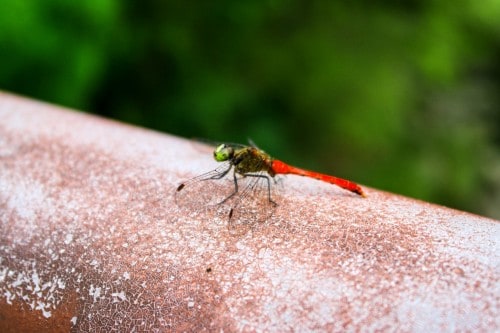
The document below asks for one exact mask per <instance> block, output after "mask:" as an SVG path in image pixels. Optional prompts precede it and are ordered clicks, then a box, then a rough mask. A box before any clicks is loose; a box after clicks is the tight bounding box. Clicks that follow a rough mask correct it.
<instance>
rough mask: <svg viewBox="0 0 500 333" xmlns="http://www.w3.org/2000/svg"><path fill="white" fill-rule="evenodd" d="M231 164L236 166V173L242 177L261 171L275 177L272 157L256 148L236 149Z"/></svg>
mask: <svg viewBox="0 0 500 333" xmlns="http://www.w3.org/2000/svg"><path fill="white" fill-rule="evenodd" d="M231 163H232V164H233V165H234V168H235V171H236V172H237V173H239V174H242V175H245V174H247V173H252V172H260V171H265V172H267V173H268V174H269V175H270V176H272V177H274V175H275V172H274V171H273V169H272V158H271V156H269V155H268V154H266V153H265V152H264V151H262V150H260V149H258V148H255V147H244V148H237V149H235V151H234V156H233V158H232V159H231Z"/></svg>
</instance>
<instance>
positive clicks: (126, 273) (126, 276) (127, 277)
mask: <svg viewBox="0 0 500 333" xmlns="http://www.w3.org/2000/svg"><path fill="white" fill-rule="evenodd" d="M123 278H124V279H125V280H130V273H129V272H125V273H123Z"/></svg>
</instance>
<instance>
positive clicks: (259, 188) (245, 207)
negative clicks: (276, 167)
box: [229, 172, 277, 228]
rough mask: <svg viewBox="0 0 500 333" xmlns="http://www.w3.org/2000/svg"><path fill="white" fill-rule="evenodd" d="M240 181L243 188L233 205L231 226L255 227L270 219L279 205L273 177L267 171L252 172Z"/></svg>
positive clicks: (230, 218) (230, 217)
mask: <svg viewBox="0 0 500 333" xmlns="http://www.w3.org/2000/svg"><path fill="white" fill-rule="evenodd" d="M238 183H239V187H240V188H241V190H240V193H239V195H238V196H236V197H235V199H234V202H233V203H232V205H231V211H230V214H229V215H230V216H229V223H230V226H231V227H232V228H241V227H253V226H255V225H256V224H257V223H262V222H264V221H266V220H267V219H269V218H270V217H271V216H272V214H273V213H274V210H275V208H276V206H277V204H276V202H275V201H274V200H273V198H274V197H275V195H274V187H273V180H272V179H271V177H270V176H269V175H268V174H267V173H265V172H259V173H251V174H247V175H245V176H244V177H243V178H241V179H240V180H239V181H238Z"/></svg>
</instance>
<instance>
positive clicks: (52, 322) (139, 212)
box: [0, 93, 500, 332]
mask: <svg viewBox="0 0 500 333" xmlns="http://www.w3.org/2000/svg"><path fill="white" fill-rule="evenodd" d="M0 119H1V122H0V331H2V332H9V331H41V330H51V331H62V332H63V331H68V330H70V329H73V330H76V331H102V332H109V331H111V330H116V331H134V330H135V331H155V330H158V331H170V330H172V331H220V330H224V331H226V332H227V331H271V332H272V331H275V332H283V331H301V332H304V331H329V332H331V331H344V330H350V331H375V330H380V331H416V332H418V331H495V330H497V331H498V330H500V319H499V318H500V310H499V307H500V283H499V277H500V246H499V239H500V224H499V223H498V221H494V220H490V219H486V218H482V217H479V216H475V215H471V214H468V213H464V212H460V211H456V210H451V209H447V208H444V207H440V206H436V205H432V204H428V203H425V202H420V201H415V200H412V199H409V198H405V197H401V196H397V195H393V194H390V193H384V192H380V191H376V190H373V189H369V188H367V189H366V190H367V194H368V197H367V198H366V199H362V198H359V197H357V196H355V195H352V194H350V193H346V191H342V190H341V189H338V188H336V187H334V186H330V185H327V184H322V183H320V182H317V181H314V180H308V179H303V178H300V177H295V176H289V177H284V178H283V182H284V183H285V184H286V186H284V187H283V188H282V190H281V194H280V195H278V196H277V197H276V201H278V203H279V206H278V208H277V210H276V212H275V214H274V215H273V216H272V217H271V218H270V219H269V220H267V221H265V222H263V223H260V224H257V225H253V226H249V228H248V230H246V231H245V232H242V233H238V234H234V233H232V232H231V230H230V228H229V227H228V225H227V221H225V220H224V219H221V218H220V217H219V216H215V215H213V214H212V213H211V212H201V213H194V212H190V211H189V210H183V209H180V208H179V207H177V206H176V205H175V203H174V202H173V199H172V195H173V193H174V191H175V188H176V185H177V184H178V183H179V182H180V181H181V180H182V179H185V178H189V177H191V176H193V175H196V174H198V173H200V172H203V171H207V170H209V169H210V168H212V167H213V166H214V163H215V162H213V161H212V160H211V153H210V150H207V149H206V148H205V147H203V146H201V145H198V144H193V143H190V142H188V141H186V140H182V139H179V138H175V137H171V136H168V135H163V134H159V133H156V132H152V131H148V130H144V129H140V128H135V127H131V126H128V125H124V124H120V123H116V122H113V121H109V120H105V119H101V118H96V117H93V116H89V115H86V114H81V113H75V112H72V111H70V110H64V109H61V108H57V107H54V106H52V105H48V104H43V103H38V102H34V101H30V100H27V99H22V98H19V97H16V96H12V95H8V94H1V93H0ZM263 148H265V147H263Z"/></svg>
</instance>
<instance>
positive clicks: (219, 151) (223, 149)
mask: <svg viewBox="0 0 500 333" xmlns="http://www.w3.org/2000/svg"><path fill="white" fill-rule="evenodd" d="M233 155H234V148H233V147H231V146H228V145H226V144H224V143H223V144H221V145H219V146H217V148H215V150H214V158H215V160H216V161H217V162H224V161H227V160H230V159H231V158H233Z"/></svg>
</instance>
